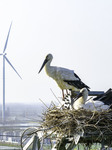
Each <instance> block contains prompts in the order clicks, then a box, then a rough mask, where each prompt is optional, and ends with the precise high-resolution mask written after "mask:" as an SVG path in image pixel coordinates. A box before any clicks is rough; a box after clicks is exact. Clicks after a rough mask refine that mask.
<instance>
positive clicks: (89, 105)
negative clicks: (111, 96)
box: [73, 88, 110, 111]
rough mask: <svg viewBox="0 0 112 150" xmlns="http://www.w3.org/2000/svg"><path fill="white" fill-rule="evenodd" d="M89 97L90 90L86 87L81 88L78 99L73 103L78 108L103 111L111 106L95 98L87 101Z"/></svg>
mask: <svg viewBox="0 0 112 150" xmlns="http://www.w3.org/2000/svg"><path fill="white" fill-rule="evenodd" d="M87 98H88V90H87V89H86V88H83V89H81V90H80V94H79V95H78V97H77V99H76V101H75V102H74V103H73V108H74V109H76V110H78V109H80V108H83V109H86V110H90V111H102V110H107V109H109V108H110V106H109V105H105V103H103V102H102V101H98V100H97V101H94V100H93V99H90V100H88V101H87Z"/></svg>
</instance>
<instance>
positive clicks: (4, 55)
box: [0, 23, 22, 122]
mask: <svg viewBox="0 0 112 150" xmlns="http://www.w3.org/2000/svg"><path fill="white" fill-rule="evenodd" d="M11 26H12V23H11V25H10V28H9V31H8V35H7V38H6V42H5V46H4V49H3V52H2V53H1V54H0V55H2V56H3V104H2V121H3V122H5V61H7V63H8V64H9V65H10V66H11V67H12V69H13V70H14V71H15V72H16V74H17V75H18V76H19V77H20V78H21V76H20V75H19V73H18V72H17V71H16V69H15V68H14V67H13V65H12V64H11V62H10V61H9V60H8V58H7V57H6V55H7V53H6V48H7V43H8V39H9V34H10V30H11ZM21 79H22V78H21Z"/></svg>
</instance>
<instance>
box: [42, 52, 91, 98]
mask: <svg viewBox="0 0 112 150" xmlns="http://www.w3.org/2000/svg"><path fill="white" fill-rule="evenodd" d="M52 60H53V55H52V54H48V55H47V56H46V58H45V60H44V62H43V64H42V66H41V68H40V70H39V73H40V72H41V70H42V69H43V67H44V66H45V71H46V73H47V75H48V76H49V77H51V78H52V79H54V80H55V81H56V83H57V84H58V86H59V87H60V88H61V90H62V96H63V99H64V90H66V92H67V94H68V91H67V90H72V91H80V89H82V88H84V87H85V88H86V89H87V90H89V89H90V88H89V87H88V86H87V85H86V84H84V83H83V82H82V81H81V79H80V78H79V76H78V75H77V74H76V73H75V72H74V71H73V70H69V69H66V68H62V67H57V66H51V62H52Z"/></svg>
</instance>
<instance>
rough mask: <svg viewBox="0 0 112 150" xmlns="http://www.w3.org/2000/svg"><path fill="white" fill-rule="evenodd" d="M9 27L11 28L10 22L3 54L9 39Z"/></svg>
mask: <svg viewBox="0 0 112 150" xmlns="http://www.w3.org/2000/svg"><path fill="white" fill-rule="evenodd" d="M11 26H12V22H11V24H10V27H9V32H8V34H7V38H6V42H5V46H4V50H3V53H5V50H6V48H7V43H8V39H9V34H10V30H11Z"/></svg>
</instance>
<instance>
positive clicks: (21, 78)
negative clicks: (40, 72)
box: [4, 56, 22, 79]
mask: <svg viewBox="0 0 112 150" xmlns="http://www.w3.org/2000/svg"><path fill="white" fill-rule="evenodd" d="M4 57H5V59H6V61H7V62H8V64H9V65H10V66H11V67H12V69H13V70H14V71H15V72H16V73H17V75H18V76H19V77H20V78H21V76H20V75H19V73H18V72H17V71H16V69H15V68H14V67H13V65H12V64H11V62H10V61H9V60H8V58H7V57H6V56H4ZM21 79H22V78H21Z"/></svg>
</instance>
